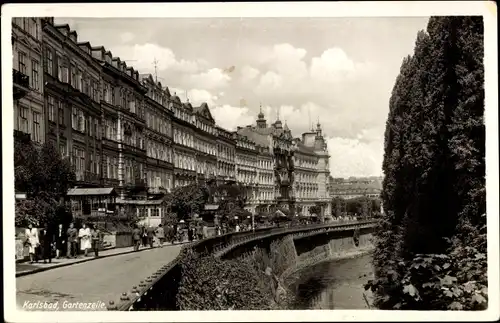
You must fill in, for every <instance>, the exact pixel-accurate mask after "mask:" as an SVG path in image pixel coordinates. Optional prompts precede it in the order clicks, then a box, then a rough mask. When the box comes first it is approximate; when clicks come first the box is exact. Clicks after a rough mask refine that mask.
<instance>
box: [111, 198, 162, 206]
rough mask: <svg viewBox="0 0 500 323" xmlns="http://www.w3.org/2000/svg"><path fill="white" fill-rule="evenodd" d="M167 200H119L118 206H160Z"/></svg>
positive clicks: (117, 201)
mask: <svg viewBox="0 0 500 323" xmlns="http://www.w3.org/2000/svg"><path fill="white" fill-rule="evenodd" d="M164 201H165V200H163V199H161V200H122V199H117V200H116V204H133V205H160V204H162V203H163V202H164Z"/></svg>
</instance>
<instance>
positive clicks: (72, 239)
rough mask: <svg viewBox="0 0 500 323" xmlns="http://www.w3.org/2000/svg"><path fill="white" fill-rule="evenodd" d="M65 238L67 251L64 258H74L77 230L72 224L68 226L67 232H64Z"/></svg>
mask: <svg viewBox="0 0 500 323" xmlns="http://www.w3.org/2000/svg"><path fill="white" fill-rule="evenodd" d="M66 237H67V238H68V240H67V241H68V245H67V247H68V251H67V254H66V256H67V257H68V258H76V255H77V253H78V251H77V246H78V230H76V228H75V224H74V223H70V224H69V228H68V231H66Z"/></svg>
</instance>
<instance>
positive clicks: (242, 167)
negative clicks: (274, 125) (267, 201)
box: [234, 133, 258, 213]
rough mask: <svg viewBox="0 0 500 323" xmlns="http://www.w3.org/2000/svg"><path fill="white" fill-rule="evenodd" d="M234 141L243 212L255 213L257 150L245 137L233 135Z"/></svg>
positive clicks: (237, 178) (253, 143) (256, 198)
mask: <svg viewBox="0 0 500 323" xmlns="http://www.w3.org/2000/svg"><path fill="white" fill-rule="evenodd" d="M234 136H235V140H236V158H235V161H236V181H237V182H239V183H241V184H243V187H244V192H243V195H244V197H245V198H246V205H245V210H247V211H249V212H251V213H255V208H256V207H257V205H258V178H257V164H258V155H257V153H258V150H257V146H256V145H255V142H254V141H253V140H251V139H249V138H248V137H246V136H243V135H241V134H239V133H235V134H234Z"/></svg>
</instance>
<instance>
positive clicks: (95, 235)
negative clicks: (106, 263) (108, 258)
mask: <svg viewBox="0 0 500 323" xmlns="http://www.w3.org/2000/svg"><path fill="white" fill-rule="evenodd" d="M90 236H91V238H92V249H93V250H94V257H96V258H97V257H99V248H100V247H101V241H102V239H101V230H99V228H98V227H97V225H95V224H94V225H93V226H92V231H91V232H90Z"/></svg>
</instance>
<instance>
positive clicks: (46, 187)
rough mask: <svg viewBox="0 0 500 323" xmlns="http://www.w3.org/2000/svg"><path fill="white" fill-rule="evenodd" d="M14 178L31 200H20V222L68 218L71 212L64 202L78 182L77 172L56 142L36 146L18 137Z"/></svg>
mask: <svg viewBox="0 0 500 323" xmlns="http://www.w3.org/2000/svg"><path fill="white" fill-rule="evenodd" d="M14 178H15V179H14V180H15V184H14V187H15V190H16V192H23V193H26V195H27V200H25V201H20V202H18V203H16V217H15V222H16V225H20V226H25V225H27V224H29V223H31V224H34V225H43V224H44V223H46V222H49V223H50V222H53V221H57V222H68V221H70V219H68V216H70V215H69V214H67V213H68V212H66V210H65V208H64V204H63V203H60V202H61V198H62V197H64V196H65V195H66V193H67V191H68V189H69V188H70V187H72V186H73V184H74V182H75V173H74V172H73V169H72V167H71V164H70V163H69V161H68V160H67V159H63V158H62V157H61V155H60V154H59V153H58V151H57V150H56V148H55V147H54V145H52V144H51V143H45V144H44V145H43V146H41V147H39V146H36V145H35V144H34V143H33V142H31V141H25V140H15V141H14Z"/></svg>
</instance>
